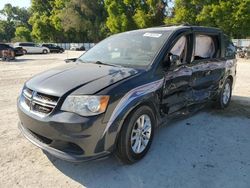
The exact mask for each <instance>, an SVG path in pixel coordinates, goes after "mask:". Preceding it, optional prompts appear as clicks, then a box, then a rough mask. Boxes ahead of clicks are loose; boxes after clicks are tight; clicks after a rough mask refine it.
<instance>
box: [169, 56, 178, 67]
mask: <svg viewBox="0 0 250 188" xmlns="http://www.w3.org/2000/svg"><path fill="white" fill-rule="evenodd" d="M169 59H170V63H171V65H178V64H179V60H180V57H179V56H178V55H174V54H171V55H170V57H169Z"/></svg>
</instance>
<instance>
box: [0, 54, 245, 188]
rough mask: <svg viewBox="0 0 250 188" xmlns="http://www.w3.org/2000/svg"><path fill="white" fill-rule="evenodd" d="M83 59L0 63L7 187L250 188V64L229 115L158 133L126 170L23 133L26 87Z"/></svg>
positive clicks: (204, 116)
mask: <svg viewBox="0 0 250 188" xmlns="http://www.w3.org/2000/svg"><path fill="white" fill-rule="evenodd" d="M80 53H81V52H80ZM80 53H79V52H65V53H64V54H53V55H50V54H48V55H25V56H22V57H19V58H18V60H17V61H16V62H11V63H10V62H1V61H0V188H5V187H25V188H26V187H32V188H34V187H46V188H48V187H53V188H54V187H90V188H95V187H120V188H121V187H137V188H140V187H190V188H196V187H197V188H200V187H205V188H210V187H211V188H217V187H218V188H221V187H226V188H230V187H232V188H235V187H237V188H243V187H246V188H247V187H250V136H249V135H250V61H244V60H240V61H239V62H238V73H237V74H238V77H237V81H236V85H235V88H234V93H233V98H232V103H231V105H230V107H229V108H228V109H226V110H223V111H222V110H213V109H211V108H206V109H204V110H202V111H201V112H199V113H197V114H195V115H193V116H191V117H187V118H185V119H182V120H178V121H172V122H170V123H168V124H167V125H166V126H163V127H162V128H160V129H158V130H157V132H156V135H155V139H154V142H153V144H152V147H151V150H150V152H149V153H148V155H147V156H146V157H145V158H144V159H143V160H142V161H140V162H138V163H136V164H134V165H130V166H128V165H122V164H120V163H119V162H117V160H116V159H115V158H114V157H112V156H111V157H110V158H108V159H105V160H101V161H93V162H86V163H69V162H65V161H62V160H59V159H56V158H54V157H52V156H49V155H48V156H47V155H45V154H44V153H43V152H42V151H41V150H40V149H39V148H37V147H36V146H34V145H33V144H31V143H30V142H29V141H28V140H27V139H25V138H24V137H23V136H22V135H21V134H20V131H19V129H18V128H17V122H18V116H17V112H16V99H17V96H18V95H19V93H20V90H21V87H22V85H23V83H24V82H25V81H26V80H27V79H29V78H30V77H32V76H33V75H35V74H37V73H39V72H41V71H44V70H47V69H50V68H52V67H55V66H58V65H62V64H64V61H63V60H64V59H66V58H70V57H77V56H79V55H80Z"/></svg>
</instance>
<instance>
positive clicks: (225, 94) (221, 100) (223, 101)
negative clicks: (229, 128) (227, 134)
mask: <svg viewBox="0 0 250 188" xmlns="http://www.w3.org/2000/svg"><path fill="white" fill-rule="evenodd" d="M231 96H232V81H231V80H230V79H229V78H228V79H226V81H225V83H224V85H223V87H222V89H221V92H220V93H219V95H218V99H217V107H218V108H221V109H224V108H226V107H228V105H229V104H230V102H231Z"/></svg>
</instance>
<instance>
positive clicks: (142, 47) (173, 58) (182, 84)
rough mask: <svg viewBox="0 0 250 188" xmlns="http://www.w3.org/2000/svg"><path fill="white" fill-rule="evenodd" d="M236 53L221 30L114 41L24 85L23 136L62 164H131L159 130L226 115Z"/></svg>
mask: <svg viewBox="0 0 250 188" xmlns="http://www.w3.org/2000/svg"><path fill="white" fill-rule="evenodd" d="M235 52H236V49H235V47H234V45H233V43H232V42H231V41H230V39H229V38H228V37H227V36H226V35H224V34H223V32H222V31H221V30H219V29H216V28H209V27H198V26H173V27H155V28H148V29H141V30H135V31H129V32H124V33H120V34H116V35H113V36H111V37H109V38H107V39H105V40H103V41H102V42H100V43H98V44H97V45H95V46H94V47H93V48H91V49H90V50H88V51H87V52H86V53H84V54H83V55H82V56H80V57H79V58H77V59H76V61H75V63H73V62H72V63H68V64H67V65H65V66H61V67H58V68H54V69H53V70H49V71H47V72H44V73H42V74H38V75H37V76H35V77H33V78H31V79H30V80H28V81H27V82H26V83H25V85H24V87H23V90H22V92H21V93H20V96H19V98H18V101H17V107H18V114H19V118H20V124H19V127H20V130H21V132H22V133H23V134H24V136H25V137H26V138H27V139H29V140H30V141H31V142H32V143H33V144H35V145H37V146H38V147H40V148H42V149H43V150H45V151H46V152H48V153H50V154H52V155H54V156H56V157H59V158H61V159H64V160H69V161H84V160H90V159H99V158H102V157H106V156H107V155H109V154H110V153H115V154H116V156H118V157H119V158H120V159H121V160H122V161H123V162H124V163H134V162H136V161H138V160H140V159H142V158H143V157H144V156H145V155H146V153H147V152H148V150H149V148H150V145H151V143H152V140H153V137H154V130H155V128H156V127H157V126H159V125H160V124H162V123H166V121H167V120H169V119H171V118H177V117H179V116H180V115H187V114H190V113H194V112H196V111H197V110H199V109H201V108H202V107H204V106H205V104H206V103H207V102H209V101H210V102H213V103H215V106H216V107H218V108H221V109H224V108H226V107H228V105H229V104H230V101H231V95H232V89H233V86H234V84H235V76H236V59H235ZM72 60H73V61H74V59H72ZM187 143H188V141H187ZM173 147H174V146H173Z"/></svg>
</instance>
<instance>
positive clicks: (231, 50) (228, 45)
mask: <svg viewBox="0 0 250 188" xmlns="http://www.w3.org/2000/svg"><path fill="white" fill-rule="evenodd" d="M224 44H225V57H226V58H235V54H236V47H235V46H234V44H233V43H232V42H231V41H230V40H229V38H228V37H227V36H226V35H224Z"/></svg>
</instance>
